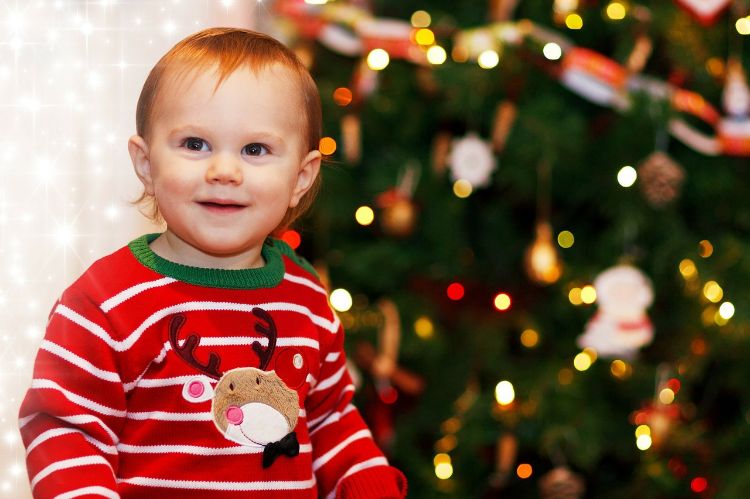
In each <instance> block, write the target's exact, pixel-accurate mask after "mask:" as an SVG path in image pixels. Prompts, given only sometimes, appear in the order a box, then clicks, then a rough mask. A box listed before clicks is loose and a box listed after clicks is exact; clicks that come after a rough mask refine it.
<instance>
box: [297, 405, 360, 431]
mask: <svg viewBox="0 0 750 499" xmlns="http://www.w3.org/2000/svg"><path fill="white" fill-rule="evenodd" d="M355 410H357V408H356V407H354V406H353V405H352V404H349V405H347V406H346V407H344V410H343V411H341V412H338V411H336V412H332V413H330V414H324V415H323V416H320V417H318V418H316V419H314V420H311V421H309V422H308V423H307V427H308V428H309V429H310V436H312V435H314V434H315V433H316V432H317V431H318V430H320V429H321V428H324V427H326V426H328V425H329V424H332V423H337V422H338V421H340V420H341V418H343V417H344V416H346V415H347V414H349V413H350V412H352V411H355Z"/></svg>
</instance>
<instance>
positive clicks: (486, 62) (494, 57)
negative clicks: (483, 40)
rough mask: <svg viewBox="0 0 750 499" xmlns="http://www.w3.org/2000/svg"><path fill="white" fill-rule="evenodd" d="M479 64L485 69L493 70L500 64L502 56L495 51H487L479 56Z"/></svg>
mask: <svg viewBox="0 0 750 499" xmlns="http://www.w3.org/2000/svg"><path fill="white" fill-rule="evenodd" d="M477 62H478V63H479V67H481V68H483V69H492V68H494V67H495V66H497V65H498V64H499V63H500V55H499V54H498V53H497V52H495V51H494V50H485V51H484V52H482V53H481V54H479V58H478V59H477Z"/></svg>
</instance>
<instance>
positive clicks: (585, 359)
mask: <svg viewBox="0 0 750 499" xmlns="http://www.w3.org/2000/svg"><path fill="white" fill-rule="evenodd" d="M573 367H575V368H576V369H577V370H579V371H585V370H586V369H588V368H589V367H591V357H589V356H588V354H586V353H585V352H581V353H579V354H578V355H576V356H575V357H574V358H573Z"/></svg>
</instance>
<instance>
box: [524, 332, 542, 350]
mask: <svg viewBox="0 0 750 499" xmlns="http://www.w3.org/2000/svg"><path fill="white" fill-rule="evenodd" d="M521 344H522V345H523V346H525V347H526V348H534V347H535V346H537V345H538V344H539V333H537V332H536V331H534V330H533V329H524V331H523V332H522V333H521Z"/></svg>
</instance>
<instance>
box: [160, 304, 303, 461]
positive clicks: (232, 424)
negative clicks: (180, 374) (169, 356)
mask: <svg viewBox="0 0 750 499" xmlns="http://www.w3.org/2000/svg"><path fill="white" fill-rule="evenodd" d="M252 312H253V314H254V315H255V316H256V317H257V318H258V319H259V320H260V322H257V323H256V324H255V330H256V331H257V332H258V333H260V334H262V335H263V336H265V337H267V338H268V346H266V347H264V346H263V345H262V344H261V342H259V341H256V342H254V343H253V345H252V349H253V351H254V352H255V353H256V355H257V356H258V358H259V359H260V366H259V367H258V368H255V367H240V368H237V369H232V370H230V371H227V372H226V373H223V374H222V373H221V372H220V371H219V365H220V363H221V359H220V358H219V356H218V355H217V354H215V353H211V354H210V356H209V360H208V362H207V363H206V364H203V363H201V362H200V361H198V360H197V359H196V357H195V348H196V347H197V345H198V343H199V341H200V338H199V336H198V335H197V334H195V333H192V334H190V335H189V336H188V337H187V339H185V340H184V341H182V342H181V341H180V340H179V339H178V337H179V333H180V330H181V329H182V326H183V325H184V324H185V322H186V318H185V316H184V315H180V314H178V315H175V316H174V317H172V319H171V321H170V324H169V342H170V344H171V346H172V349H173V350H174V351H175V353H177V355H179V356H180V358H182V359H183V360H184V361H185V362H187V363H188V364H189V365H191V366H192V367H194V368H196V369H198V370H199V371H200V372H202V373H203V374H205V375H207V376H209V377H211V378H213V379H216V380H218V383H217V384H216V387H215V388H212V387H211V384H210V383H209V382H208V381H206V379H205V378H203V377H200V378H198V377H196V378H194V379H192V380H190V381H188V382H187V383H185V385H184V386H183V390H182V394H183V397H184V398H185V399H186V400H188V401H191V402H203V401H206V400H212V405H211V411H212V414H213V420H214V423H215V424H216V427H217V428H218V429H219V431H221V433H222V434H223V435H224V437H226V438H227V439H229V440H232V441H234V442H237V443H238V444H241V445H248V446H253V445H258V446H263V447H264V450H263V467H264V468H267V467H268V466H270V465H271V464H273V462H274V461H275V460H276V458H277V457H278V456H279V455H281V454H286V455H288V456H290V457H293V456H296V455H297V454H298V453H299V444H298V442H297V435H296V433H295V432H294V428H295V427H296V426H297V419H298V416H299V396H298V394H297V392H296V391H295V390H294V389H293V388H297V387H299V386H300V385H301V384H302V383H303V382H304V381H305V379H306V377H307V371H308V370H307V366H306V365H305V361H304V357H303V356H302V354H301V353H299V352H297V351H296V349H294V348H286V349H284V350H283V351H281V352H280V354H279V355H277V357H276V363H275V368H276V369H275V370H272V371H267V370H266V368H267V367H268V365H269V363H270V361H271V358H272V356H273V353H274V350H275V349H276V338H277V336H278V333H277V331H276V325H275V323H274V321H273V318H272V317H271V315H270V314H269V313H268V312H266V311H265V310H263V309H261V308H258V307H256V308H254V309H253V311H252ZM277 371H278V373H279V374H281V375H282V376H283V377H284V379H282V378H281V377H279V374H277Z"/></svg>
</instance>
